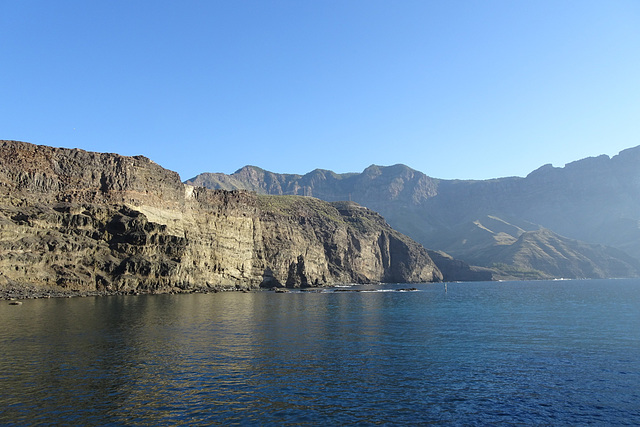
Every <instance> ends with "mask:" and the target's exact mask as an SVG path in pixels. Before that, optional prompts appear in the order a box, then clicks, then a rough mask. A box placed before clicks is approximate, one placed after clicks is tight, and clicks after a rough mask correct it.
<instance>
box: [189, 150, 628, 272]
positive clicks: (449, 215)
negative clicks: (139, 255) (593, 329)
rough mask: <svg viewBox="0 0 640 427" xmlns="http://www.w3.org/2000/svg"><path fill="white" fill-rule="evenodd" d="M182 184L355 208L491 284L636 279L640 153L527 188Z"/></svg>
mask: <svg viewBox="0 0 640 427" xmlns="http://www.w3.org/2000/svg"><path fill="white" fill-rule="evenodd" d="M186 183H187V184H191V185H195V186H204V187H208V188H212V189H227V190H231V189H247V190H252V191H256V192H257V193H261V194H289V195H301V196H312V197H316V198H319V199H323V200H327V201H338V200H352V201H354V202H357V203H360V204H362V205H364V206H366V207H369V208H370V209H373V210H375V211H377V212H379V213H381V214H382V215H383V216H384V217H385V219H386V220H387V222H388V223H389V224H390V225H391V226H392V227H394V228H396V229H397V230H399V231H400V232H402V233H404V234H407V235H408V236H410V237H412V238H413V239H415V240H416V241H418V242H419V243H421V244H423V245H424V246H425V247H426V248H429V249H431V250H437V251H443V252H446V253H447V254H450V255H451V256H453V257H455V258H458V259H461V260H463V261H466V262H468V263H470V264H473V265H478V266H483V267H489V268H492V269H493V270H494V278H500V277H520V278H545V277H566V278H580V277H630V276H638V275H639V274H640V147H635V148H630V149H627V150H624V151H622V152H620V153H619V154H618V155H616V156H613V157H612V158H610V157H609V156H606V155H602V156H598V157H590V158H586V159H582V160H578V161H576V162H573V163H569V164H567V165H565V166H564V167H561V168H560V167H553V166H551V165H545V166H542V167H540V168H539V169H537V170H535V171H533V172H531V173H530V174H529V175H528V176H527V177H525V178H522V177H507V178H499V179H492V180H481V181H474V180H443V179H437V178H432V177H429V176H427V175H425V174H424V173H422V172H419V171H416V170H413V169H411V168H409V167H407V166H405V165H394V166H387V167H383V166H376V165H372V166H370V167H368V168H366V169H365V170H364V171H363V172H362V173H347V174H337V173H334V172H332V171H328V170H322V169H316V170H314V171H312V172H310V173H308V174H306V175H295V174H279V173H273V172H269V171H265V170H263V169H260V168H258V167H255V166H246V167H243V168H242V169H240V170H238V171H237V172H235V173H233V174H231V175H227V174H221V173H203V174H200V175H198V176H196V177H194V178H192V179H190V180H188V181H186Z"/></svg>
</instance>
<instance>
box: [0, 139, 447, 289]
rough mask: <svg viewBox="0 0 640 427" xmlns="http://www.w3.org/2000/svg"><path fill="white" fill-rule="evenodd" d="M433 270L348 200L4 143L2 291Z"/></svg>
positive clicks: (323, 280) (344, 278)
mask: <svg viewBox="0 0 640 427" xmlns="http://www.w3.org/2000/svg"><path fill="white" fill-rule="evenodd" d="M441 278H442V275H441V273H440V271H439V270H438V269H437V268H436V267H435V265H434V264H433V262H432V260H431V259H430V258H429V255H428V254H427V251H426V250H425V249H424V248H423V247H422V246H420V245H419V244H417V243H415V242H414V241H412V240H411V239H409V238H407V237H406V236H404V235H402V234H400V233H398V232H396V231H395V230H393V229H391V228H390V227H389V226H388V225H387V223H386V222H385V221H384V219H383V218H382V217H381V216H380V215H378V214H377V213H375V212H373V211H371V210H369V209H366V208H363V207H361V206H359V205H357V204H355V203H349V202H335V203H327V202H322V201H320V200H318V199H314V198H309V197H299V196H259V195H256V194H255V193H251V192H246V191H231V192H229V191H223V190H207V189H205V188H196V187H192V186H189V185H184V184H182V183H181V182H180V178H179V176H178V174H177V173H175V172H172V171H169V170H166V169H164V168H162V167H160V166H158V165H157V164H155V163H154V162H152V161H151V160H149V159H147V158H145V157H142V156H136V157H125V156H120V155H117V154H106V153H92V152H86V151H83V150H78V149H73V150H70V149H62V148H52V147H47V146H37V145H33V144H28V143H24V142H16V141H1V142H0V296H2V297H5V298H7V297H16V296H17V297H25V296H47V295H50V296H60V295H65V294H73V295H88V294H98V295H105V294H116V293H165V292H192V291H214V290H225V289H229V290H231V289H233V290H235V289H251V288H257V287H260V286H263V287H274V286H276V287H290V288H293V287H308V286H328V285H332V284H336V283H376V282H407V283H408V282H426V281H438V280H441Z"/></svg>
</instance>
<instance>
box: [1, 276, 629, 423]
mask: <svg viewBox="0 0 640 427" xmlns="http://www.w3.org/2000/svg"><path fill="white" fill-rule="evenodd" d="M410 287H415V288H416V289H415V290H411V291H397V289H406V288H410ZM356 289H357V290H361V291H362V292H340V290H356ZM0 325H2V326H1V328H0V384H1V389H0V424H2V425H34V424H42V425H46V424H56V425H60V424H62V425H65V424H66V425H71V424H73V425H123V426H136V425H261V426H262V425H283V426H289V425H291V426H302V425H416V424H435V425H554V426H555V425H586V424H593V425H640V280H637V279H633V280H632V279H619V280H565V281H533V282H479V283H448V284H447V285H446V289H445V285H444V284H442V283H436V284H420V285H415V284H411V285H402V284H398V285H380V286H357V287H353V288H340V289H334V290H328V291H323V292H290V293H273V292H268V291H259V292H253V293H240V292H237V293H236V292H227V293H217V294H189V295H140V296H112V297H85V298H60V299H41V300H26V301H24V303H23V304H22V305H20V306H12V305H9V304H8V302H7V301H0Z"/></svg>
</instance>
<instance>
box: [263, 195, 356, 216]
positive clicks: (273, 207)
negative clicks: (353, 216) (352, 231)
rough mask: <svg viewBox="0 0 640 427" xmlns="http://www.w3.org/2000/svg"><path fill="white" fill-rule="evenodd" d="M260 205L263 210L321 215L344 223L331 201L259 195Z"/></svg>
mask: <svg viewBox="0 0 640 427" xmlns="http://www.w3.org/2000/svg"><path fill="white" fill-rule="evenodd" d="M257 199H258V206H259V208H260V209H261V210H262V211H263V212H269V213H273V214H278V215H283V216H296V217H310V216H320V217H324V218H326V219H328V220H330V221H333V222H338V223H344V219H343V218H342V215H340V212H338V210H337V209H336V208H335V207H333V206H332V205H331V204H330V203H328V202H325V201H322V200H319V199H316V198H313V197H303V196H272V195H258V196H257Z"/></svg>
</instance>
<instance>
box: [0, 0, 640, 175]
mask: <svg viewBox="0 0 640 427" xmlns="http://www.w3.org/2000/svg"><path fill="white" fill-rule="evenodd" d="M0 11H1V12H2V13H0V24H1V25H0V34H1V35H2V39H3V40H4V41H5V43H3V44H2V45H0V55H1V57H2V58H3V59H4V62H5V64H8V65H7V66H5V67H4V69H3V74H4V78H3V79H2V83H0V84H1V85H2V86H1V87H2V90H3V95H4V98H3V101H4V102H3V107H2V110H0V111H1V114H0V129H2V133H3V135H1V137H2V138H5V139H12V140H19V141H26V142H30V143H34V144H40V145H49V146H56V147H66V148H80V149H84V150H88V151H97V152H114V153H118V154H122V155H127V156H133V155H144V156H146V157H148V158H150V159H151V160H153V161H154V162H156V163H158V164H159V165H161V166H163V167H165V168H167V169H169V170H172V171H176V172H177V173H179V174H180V177H181V179H182V180H187V179H190V178H192V177H195V176H196V175H198V174H200V173H204V172H212V173H216V172H220V173H226V174H231V173H233V172H234V171H236V170H238V169H240V168H242V167H243V166H246V165H251V164H254V165H257V166H259V167H261V168H263V169H265V170H269V171H273V172H277V173H292V174H298V175H304V174H306V173H308V172H309V171H312V170H314V169H324V170H331V171H333V172H336V173H340V174H343V173H357V172H358V171H362V170H364V169H365V168H366V167H368V166H369V165H394V164H404V165H406V166H408V167H410V168H412V169H414V170H417V171H420V172H422V173H425V174H426V175H428V176H430V177H434V178H439V179H465V180H466V179H472V180H484V179H492V178H503V177H510V176H521V177H524V176H526V175H527V174H529V173H530V172H532V171H534V170H536V169H537V168H539V167H541V166H543V165H546V164H552V165H553V166H554V167H563V166H564V165H566V164H567V163H571V162H573V161H577V160H580V159H583V158H587V157H597V156H599V155H603V154H604V155H607V156H609V157H610V158H611V157H613V156H614V155H616V154H617V153H619V152H620V151H623V150H625V149H628V148H632V147H636V146H638V145H639V144H640V139H639V138H638V136H639V135H640V122H639V121H638V120H637V117H638V116H640V103H638V102H637V99H640V81H639V79H638V78H637V76H638V75H640V55H639V53H640V4H639V3H637V2H633V1H628V0H620V1H614V2H598V1H586V2H580V3H579V4H577V5H576V4H575V3H568V2H567V3H558V2H553V1H541V2H535V3H514V2H510V1H506V0H494V1H490V2H486V3H483V4H476V3H471V2H464V1H454V2H447V3H435V2H434V3H430V2H419V1H408V2H403V3H400V4H398V3H394V4H391V3H388V2H384V1H367V2H364V1H353V2H347V3H345V2H338V1H325V2H317V3H300V2H295V1H291V0H273V1H269V2H258V1H252V0H242V1H234V2H225V1H222V2H215V3H213V2H212V3H209V2H200V1H188V2H183V3H180V4H177V3H175V4H174V3H171V2H149V1H139V2H135V3H132V2H127V1H123V0H118V1H110V2H104V1H96V2H89V3H87V2H81V1H69V0H67V1H60V2H47V1H43V0H33V1H29V0H27V1H23V2H5V3H3V4H2V5H0Z"/></svg>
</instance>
